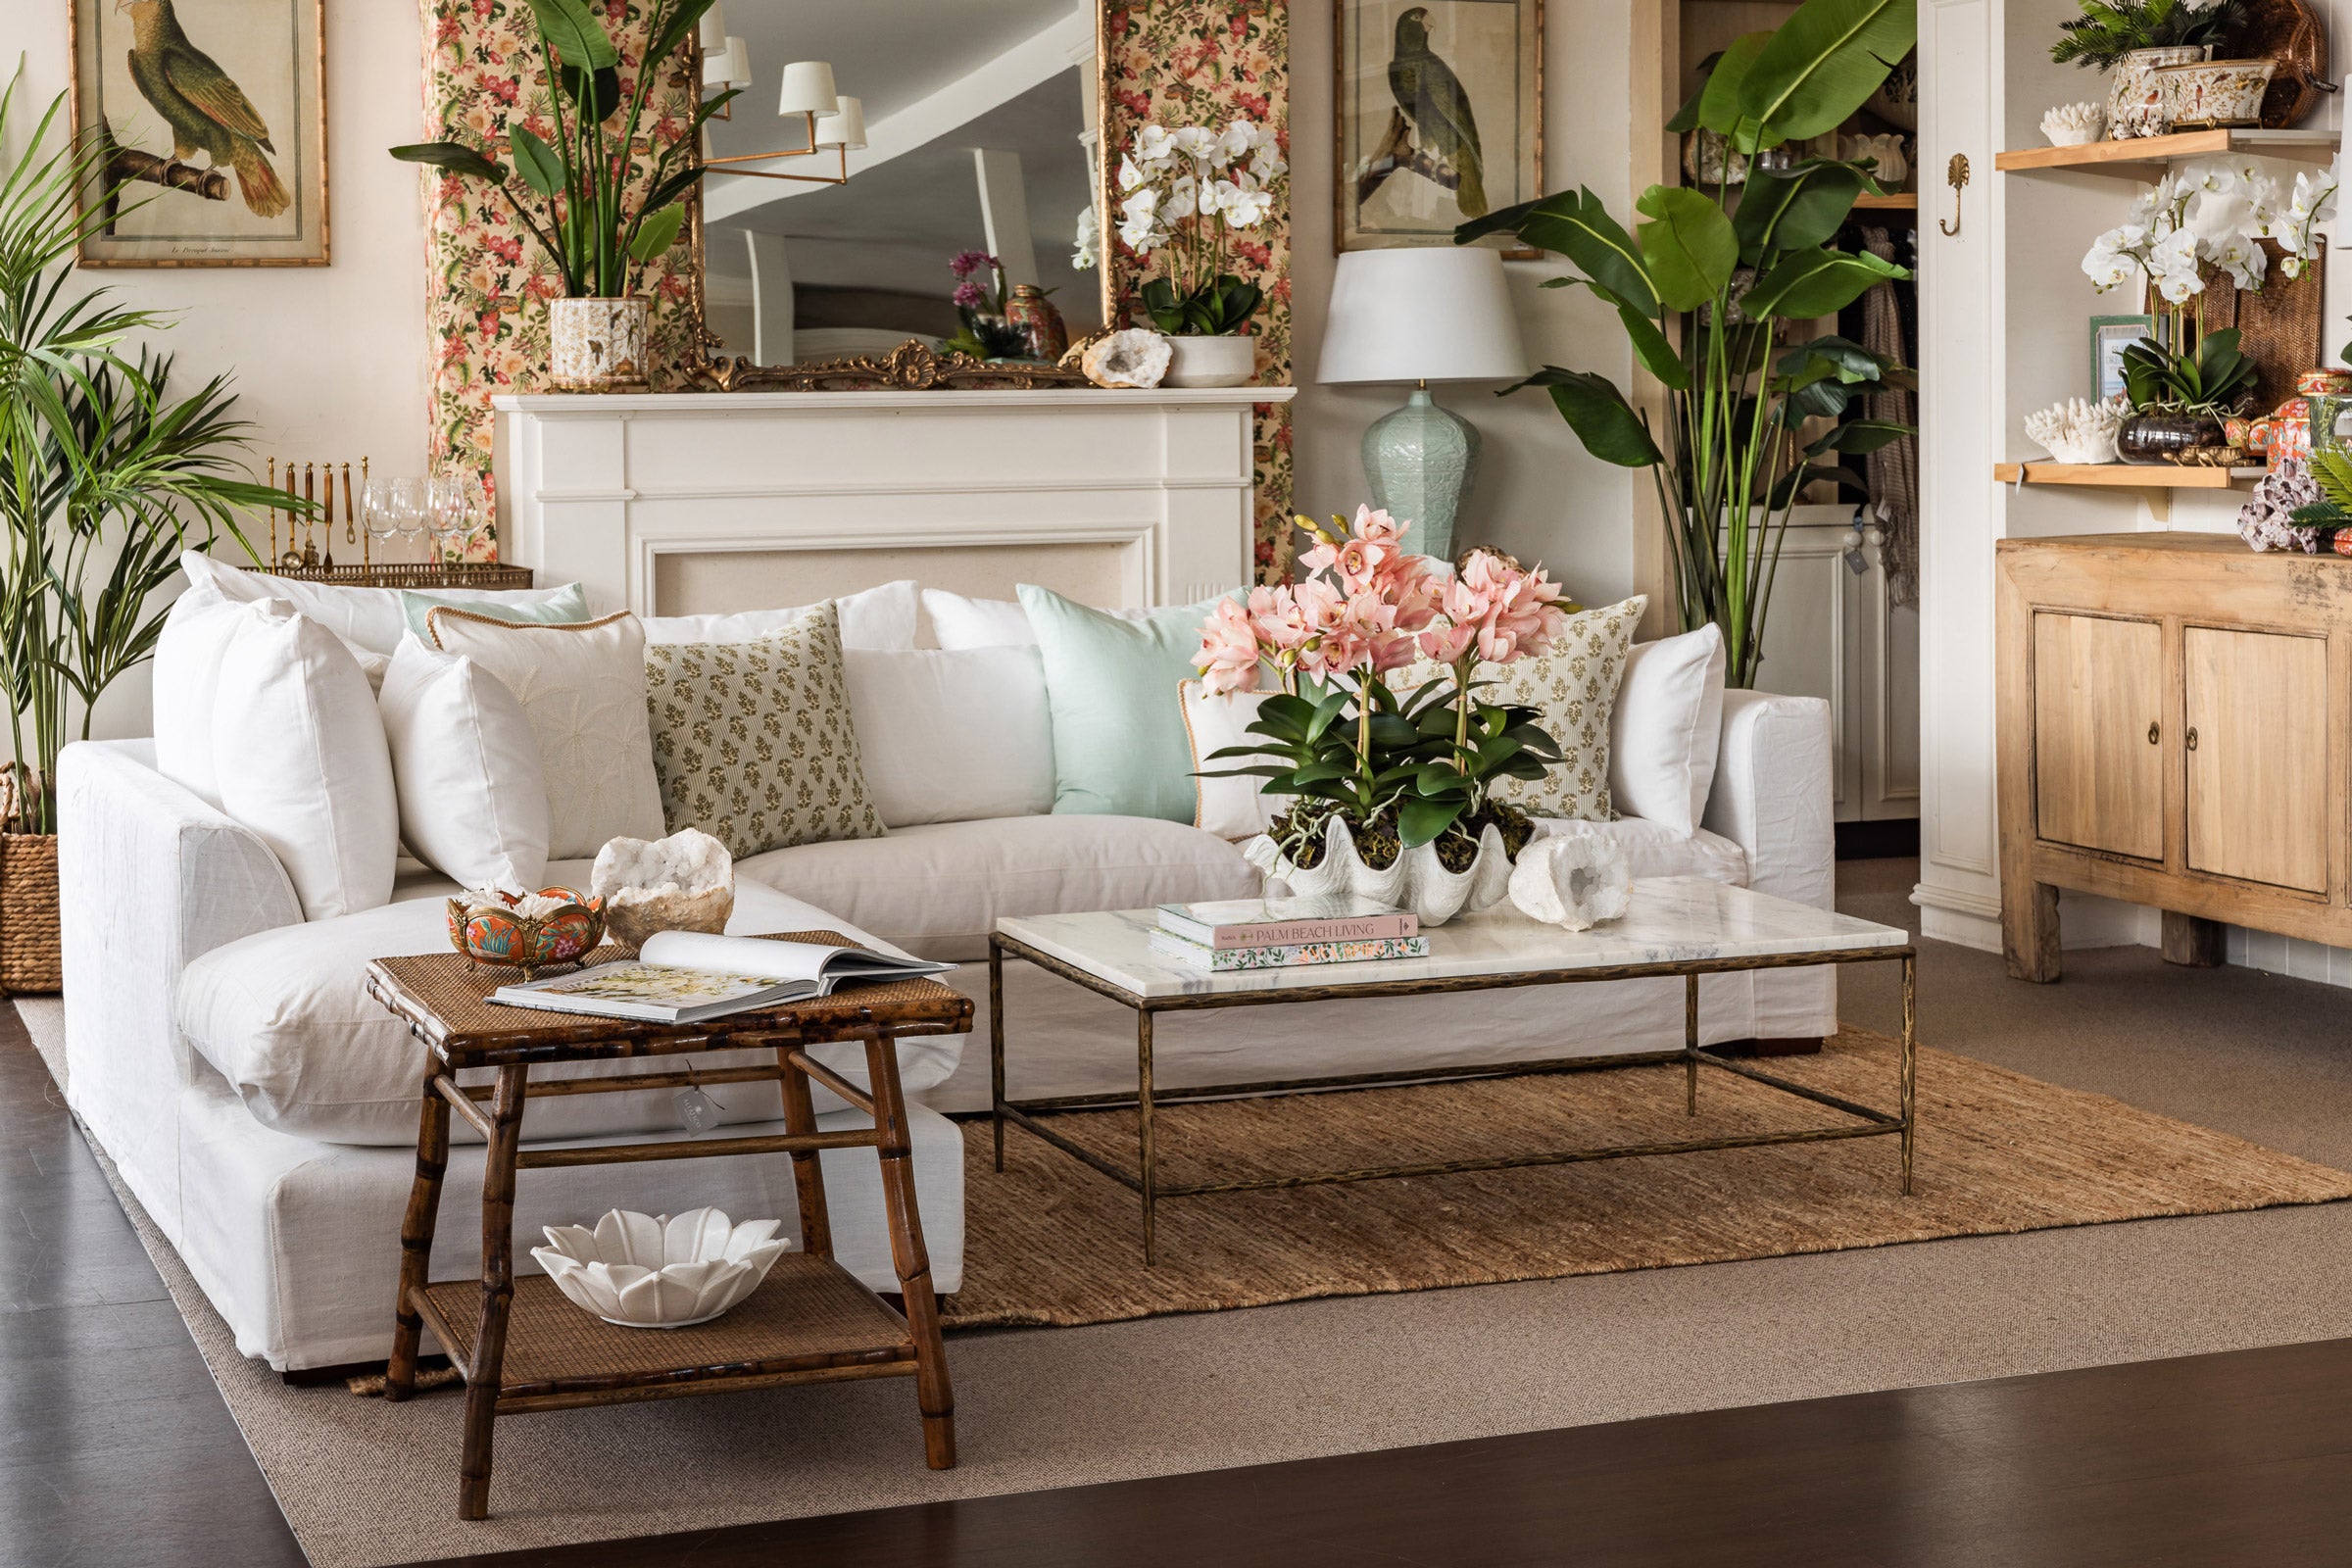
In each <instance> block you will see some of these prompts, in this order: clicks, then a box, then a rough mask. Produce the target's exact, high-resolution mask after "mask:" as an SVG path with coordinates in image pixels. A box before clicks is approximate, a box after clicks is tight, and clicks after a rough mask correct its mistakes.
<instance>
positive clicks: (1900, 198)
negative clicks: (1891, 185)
mask: <svg viewBox="0 0 2352 1568" xmlns="http://www.w3.org/2000/svg"><path fill="white" fill-rule="evenodd" d="M1854 206H1855V208H1856V209H1861V208H1864V207H1883V208H1887V209H1890V210H1891V209H1908V210H1909V211H1911V212H1915V213H1916V212H1918V211H1919V192H1917V191H1915V190H1897V191H1888V192H1887V194H1886V195H1884V196H1857V197H1855V198H1854Z"/></svg>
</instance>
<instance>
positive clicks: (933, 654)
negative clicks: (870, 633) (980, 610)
mask: <svg viewBox="0 0 2352 1568" xmlns="http://www.w3.org/2000/svg"><path fill="white" fill-rule="evenodd" d="M843 663H844V670H845V673H846V675H847V677H848V685H849V693H850V721H851V722H852V723H853V724H855V725H856V726H857V730H858V757H859V760H861V761H862V762H863V763H864V765H865V786H866V788H867V790H868V791H870V792H871V793H872V795H873V800H874V809H875V810H877V811H878V812H880V813H881V816H882V821H883V824H884V825H885V826H887V827H891V828H902V827H909V826H912V825H914V824H917V823H922V822H975V821H982V820H985V819H987V818H989V817H999V816H1035V815H1038V814H1040V813H1043V812H1046V811H1051V810H1052V809H1054V715H1053V713H1052V711H1050V710H1049V709H1048V708H1047V706H1046V666H1045V664H1044V662H1042V661H1041V660H1040V659H1039V658H1038V654H1037V650H1036V649H1035V648H1033V647H1032V648H1017V647H1003V648H965V649H946V648H908V649H901V650H895V651H891V652H882V651H879V650H871V649H862V648H852V649H849V650H847V651H846V653H845V655H844V661H843ZM942 758H954V759H955V765H954V766H953V767H942V766H941V765H940V760H941V759H942Z"/></svg>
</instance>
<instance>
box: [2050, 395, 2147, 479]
mask: <svg viewBox="0 0 2352 1568" xmlns="http://www.w3.org/2000/svg"><path fill="white" fill-rule="evenodd" d="M2128 412H2129V411H2128V410H2126V409H2125V407H2124V406H2123V405H2122V404H2121V403H2089V402H2085V401H2084V400H2083V399H2082V398H2069V399H2067V400H2066V401H2065V402H2064V403H2053V404H2051V405H2050V406H2049V407H2048V408H2046V409H2042V410H2039V411H2037V412H2036V413H2033V414H2029V415H2027V416H2026V439H2027V440H2029V441H2031V442H2033V443H2034V445H2035V446H2037V447H2040V448H2041V449H2042V450H2043V451H2045V452H2047V453H2048V454H2049V455H2050V456H2051V457H2052V458H2054V459H2056V460H2057V461H2058V462H2060V463H2113V462H2115V461H2116V453H2115V435H2116V431H2118V430H2119V429H2121V428H2122V427H2123V422H2124V416H2125V415H2126V414H2127V413H2128Z"/></svg>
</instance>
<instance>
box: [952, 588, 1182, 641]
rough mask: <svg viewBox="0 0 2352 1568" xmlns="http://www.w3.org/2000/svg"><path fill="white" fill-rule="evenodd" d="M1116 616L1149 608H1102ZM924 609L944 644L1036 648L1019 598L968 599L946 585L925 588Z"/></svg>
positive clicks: (1134, 616) (1137, 616)
mask: <svg viewBox="0 0 2352 1568" xmlns="http://www.w3.org/2000/svg"><path fill="white" fill-rule="evenodd" d="M1088 608H1090V609H1093V610H1094V611H1095V612H1096V613H1098V614H1103V615H1109V616H1111V617H1112V618H1113V619H1116V620H1142V619H1144V618H1145V617H1146V616H1148V615H1150V614H1151V613H1152V612H1151V611H1149V610H1103V609H1102V608H1101V607H1100V606H1090V607H1088ZM923 613H925V614H928V615H929V616H930V617H931V636H932V639H933V640H934V641H935V642H937V643H938V644H939V646H940V647H942V648H1034V647H1036V646H1037V628H1036V627H1034V626H1032V625H1030V624H1029V613H1028V612H1027V611H1025V610H1023V609H1022V608H1021V606H1020V601H1018V600H1016V599H966V598H965V597H964V596H963V595H961V594H952V593H949V592H948V591H947V590H946V589H944V588H926V589H924V590H923Z"/></svg>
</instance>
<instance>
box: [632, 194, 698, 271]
mask: <svg viewBox="0 0 2352 1568" xmlns="http://www.w3.org/2000/svg"><path fill="white" fill-rule="evenodd" d="M685 221H686V208H685V205H684V204H683V203H681V202H671V203H670V204H669V205H668V206H667V207H664V208H662V210H661V211H659V212H657V213H655V214H653V215H652V216H650V217H649V218H647V219H646V220H645V221H644V222H642V223H640V224H639V225H638V228H637V237H636V238H635V239H633V240H631V241H630V242H629V260H631V261H633V262H650V261H652V260H653V259H654V258H655V257H657V256H659V255H661V254H662V252H663V251H665V250H667V249H669V248H670V246H671V245H673V244H675V243H676V242H677V238H678V229H679V227H680V226H681V225H682V224H684V222H685Z"/></svg>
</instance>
